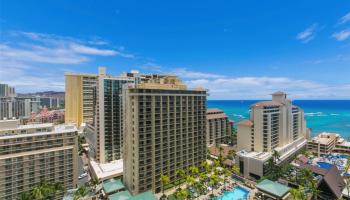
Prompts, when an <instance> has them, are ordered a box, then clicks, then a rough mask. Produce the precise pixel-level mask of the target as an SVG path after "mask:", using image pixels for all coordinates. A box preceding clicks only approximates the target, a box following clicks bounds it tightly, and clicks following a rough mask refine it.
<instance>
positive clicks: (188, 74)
mask: <svg viewBox="0 0 350 200" xmlns="http://www.w3.org/2000/svg"><path fill="white" fill-rule="evenodd" d="M169 73H171V74H175V75H178V76H181V77H182V78H192V79H193V78H221V77H224V76H223V75H218V74H213V73H205V72H196V71H191V70H188V69H186V68H176V69H174V70H171V71H170V72H169Z"/></svg>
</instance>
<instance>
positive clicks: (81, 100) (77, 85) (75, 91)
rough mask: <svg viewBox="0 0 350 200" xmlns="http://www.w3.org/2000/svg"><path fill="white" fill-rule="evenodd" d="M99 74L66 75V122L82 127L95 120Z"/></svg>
mask: <svg viewBox="0 0 350 200" xmlns="http://www.w3.org/2000/svg"><path fill="white" fill-rule="evenodd" d="M96 81H97V74H75V73H65V84H66V89H65V122H66V123H74V124H76V125H77V126H78V127H80V126H81V125H82V124H83V123H92V121H93V118H94V113H93V112H94V103H93V102H94V89H95V87H96Z"/></svg>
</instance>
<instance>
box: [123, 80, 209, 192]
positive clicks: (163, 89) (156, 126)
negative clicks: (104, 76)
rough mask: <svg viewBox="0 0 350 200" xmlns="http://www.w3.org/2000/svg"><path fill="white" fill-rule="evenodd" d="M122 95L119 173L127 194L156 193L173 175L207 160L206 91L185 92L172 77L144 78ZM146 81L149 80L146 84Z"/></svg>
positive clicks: (128, 87) (171, 180)
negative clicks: (121, 167)
mask: <svg viewBox="0 0 350 200" xmlns="http://www.w3.org/2000/svg"><path fill="white" fill-rule="evenodd" d="M142 79H143V83H141V84H136V85H134V86H132V85H128V86H127V87H126V89H125V90H124V95H123V98H124V99H125V100H124V102H125V103H124V104H123V105H124V113H125V115H124V117H125V120H124V123H125V125H124V130H125V132H124V133H125V135H124V153H123V160H124V172H123V181H124V184H125V185H126V186H127V188H128V189H129V191H130V192H131V193H133V194H138V193H141V192H144V191H148V190H152V191H153V192H154V193H158V192H160V191H161V182H160V176H161V174H163V175H167V176H169V178H170V182H171V183H173V182H174V181H175V180H176V174H175V173H176V170H177V169H183V170H185V171H186V172H188V171H189V167H190V166H200V163H201V162H203V161H204V160H205V159H206V140H205V136H206V96H207V94H206V91H205V90H202V89H201V90H200V89H198V90H189V89H187V87H186V85H184V84H183V83H182V82H181V81H180V80H179V79H178V78H177V77H174V76H159V75H152V76H144V77H143V78H142ZM147 79H148V80H147Z"/></svg>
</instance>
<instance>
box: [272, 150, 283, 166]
mask: <svg viewBox="0 0 350 200" xmlns="http://www.w3.org/2000/svg"><path fill="white" fill-rule="evenodd" d="M272 157H273V161H274V164H275V165H276V164H277V161H278V160H280V157H281V155H280V154H279V153H278V151H276V150H273V153H272Z"/></svg>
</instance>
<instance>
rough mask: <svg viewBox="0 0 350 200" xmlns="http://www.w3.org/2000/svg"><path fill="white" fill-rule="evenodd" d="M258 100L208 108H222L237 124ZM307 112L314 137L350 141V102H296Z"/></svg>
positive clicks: (216, 103)
mask: <svg viewBox="0 0 350 200" xmlns="http://www.w3.org/2000/svg"><path fill="white" fill-rule="evenodd" d="M256 102H258V100H208V102H207V106H208V108H220V109H222V110H224V111H225V113H226V114H227V115H228V116H229V118H230V119H232V120H233V121H234V122H235V123H237V122H239V121H241V120H244V119H248V114H249V109H250V105H251V104H254V103H256ZM293 104H294V105H297V106H299V107H300V108H301V109H303V110H304V112H305V119H306V123H307V127H308V128H311V134H312V136H315V135H317V134H318V133H320V132H323V131H326V132H336V133H339V134H341V135H342V136H343V137H344V138H345V139H347V140H350V100H295V101H293Z"/></svg>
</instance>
